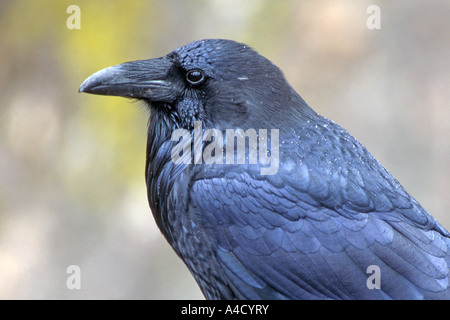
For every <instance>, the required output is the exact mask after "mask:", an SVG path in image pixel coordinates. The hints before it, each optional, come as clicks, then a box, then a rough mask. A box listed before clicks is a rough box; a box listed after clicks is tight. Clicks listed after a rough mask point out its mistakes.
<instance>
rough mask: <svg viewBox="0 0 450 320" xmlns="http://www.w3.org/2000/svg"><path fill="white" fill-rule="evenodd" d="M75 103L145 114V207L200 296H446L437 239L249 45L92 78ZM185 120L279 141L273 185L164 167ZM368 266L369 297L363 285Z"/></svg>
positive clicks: (381, 175)
mask: <svg viewBox="0 0 450 320" xmlns="http://www.w3.org/2000/svg"><path fill="white" fill-rule="evenodd" d="M192 72H194V73H192ZM80 91H82V92H88V93H94V94H105V95H118V96H125V97H132V98H137V99H142V100H143V101H145V102H146V103H148V105H149V109H150V111H151V116H150V121H149V129H148V142H147V165H146V181H147V188H148V198H149V203H150V207H151V209H152V213H153V215H154V217H155V220H156V222H157V224H158V226H159V228H160V229H161V231H162V232H163V234H164V235H165V237H166V238H167V240H168V241H169V243H170V244H171V245H172V247H173V248H174V250H175V251H176V252H177V254H178V255H179V256H180V257H181V258H182V259H183V261H184V262H185V263H186V265H187V266H188V268H189V270H190V271H191V273H192V274H193V276H194V277H195V279H196V280H197V282H198V284H199V285H200V288H201V289H202V291H203V293H204V295H205V297H206V298H208V299H448V298H450V289H449V283H448V281H449V264H450V253H449V247H450V237H449V233H448V232H447V231H446V230H445V229H444V228H443V227H442V226H441V225H440V224H439V223H438V222H437V221H436V220H435V219H434V218H433V217H432V216H431V215H430V214H429V213H427V211H425V210H424V209H423V208H422V207H421V206H420V204H419V203H418V202H417V201H416V200H414V199H413V198H412V197H411V196H410V195H409V194H408V193H407V192H406V191H405V190H404V189H403V188H402V186H401V185H400V184H399V183H398V182H397V181H396V180H395V179H394V178H393V177H392V176H391V175H390V174H389V172H387V171H386V169H385V168H384V167H383V166H382V165H381V164H380V163H379V162H378V161H377V160H376V159H375V158H374V157H373V156H372V155H371V154H370V153H369V152H368V151H367V150H366V149H365V148H364V147H363V146H362V145H361V144H360V143H359V142H358V141H357V140H356V139H355V138H353V137H352V136H351V135H350V134H349V133H348V132H346V131H345V130H344V129H343V128H341V127H340V126H338V125H337V124H335V123H334V122H332V121H330V120H328V119H326V118H324V117H322V116H320V115H318V114H317V113H316V112H314V111H313V110H312V109H311V108H310V107H309V106H308V105H307V104H306V102H305V101H304V100H303V99H302V98H301V97H300V96H299V95H298V94H297V93H296V92H295V91H294V89H292V87H291V86H290V85H289V84H288V83H287V82H286V80H285V78H284V76H283V74H282V72H281V71H280V70H279V69H278V68H277V67H276V66H275V65H274V64H272V63H271V62H270V61H268V60H267V59H265V58H264V57H262V56H261V55H259V54H258V53H256V52H255V51H254V50H252V49H251V48H249V47H248V46H246V45H244V44H240V43H236V42H234V41H229V40H203V41H197V42H193V43H190V44H188V45H186V46H184V47H181V48H179V49H177V50H175V51H174V52H172V53H170V54H169V55H167V56H165V57H161V58H158V59H151V60H142V61H134V62H127V63H124V64H122V65H118V66H115V67H111V68H108V69H104V70H102V71H100V72H98V73H96V74H94V75H92V76H91V77H90V78H88V79H87V80H86V81H85V82H84V83H83V85H82V86H81V87H80ZM196 121H198V122H201V124H202V130H203V132H205V130H207V129H213V128H214V129H218V130H219V131H220V132H223V133H224V136H225V131H226V129H238V128H239V129H243V130H248V129H255V130H258V129H267V130H272V129H276V130H279V165H278V168H277V171H276V173H275V174H271V175H264V174H262V173H261V167H262V165H261V164H250V163H248V162H247V163H246V164H206V163H202V164H175V163H174V161H173V158H171V152H172V150H173V148H174V146H175V145H176V144H177V143H178V142H177V141H172V140H171V135H172V133H173V132H174V130H176V129H186V130H188V131H189V132H191V133H192V132H193V131H194V125H195V123H196ZM198 122H197V123H198ZM225 142H226V140H224V143H225ZM193 144H194V143H193ZM207 144H208V143H206V142H204V143H203V148H205V146H206V145H207ZM246 151H247V152H249V148H248V147H247V148H246ZM273 151H274V150H272V152H273ZM192 163H193V162H192ZM373 265H375V266H377V267H379V271H380V279H381V287H380V289H369V288H368V286H367V279H368V277H369V276H370V273H368V271H367V268H368V267H369V266H373Z"/></svg>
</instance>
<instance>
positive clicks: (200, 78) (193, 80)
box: [186, 70, 206, 86]
mask: <svg viewBox="0 0 450 320" xmlns="http://www.w3.org/2000/svg"><path fill="white" fill-rule="evenodd" d="M205 78H206V77H205V74H204V73H203V71H201V70H190V71H188V72H187V73H186V80H187V81H188V82H189V83H190V84H192V85H195V86H198V85H200V84H202V83H203V82H204V81H205Z"/></svg>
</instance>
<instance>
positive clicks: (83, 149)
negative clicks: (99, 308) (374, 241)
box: [0, 0, 450, 299]
mask: <svg viewBox="0 0 450 320" xmlns="http://www.w3.org/2000/svg"><path fill="white" fill-rule="evenodd" d="M70 5H77V6H78V8H79V9H80V18H81V20H80V29H70V28H69V27H68V22H69V26H70V25H71V23H73V22H74V21H73V20H71V16H72V14H73V13H74V12H72V11H69V13H67V9H68V7H69V6H70ZM370 5H377V6H378V7H379V8H380V10H381V12H380V14H381V25H380V26H381V29H369V28H368V27H367V24H366V22H367V20H368V19H370V16H371V14H372V13H367V8H368V7H369V6H370ZM449 16H450V2H449V1H446V0H442V1H438V0H428V1H420V0H397V1H388V0H386V1H377V0H371V1H365V0H360V1H353V0H308V1H299V0H283V1H273V0H245V1H243V0H242V1H238V0H208V1H206V0H178V1H177V0H153V1H130V0H127V1H106V0H103V1H88V0H78V1H77V0H72V1H58V0H46V1H44V0H14V1H12V0H10V1H8V0H2V1H1V2H0V298H2V299H203V296H202V294H201V292H200V290H199V289H198V288H197V285H196V284H195V282H194V280H193V279H192V277H191V276H190V274H189V272H188V271H187V269H186V268H185V266H184V265H183V263H182V262H181V260H179V259H178V258H177V257H176V256H175V254H174V253H173V251H172V249H171V248H170V247H169V245H168V244H167V243H166V241H165V239H164V238H163V236H162V235H161V234H160V232H159V231H158V229H157V227H156V225H155V223H154V221H153V218H152V215H151V212H150V210H149V208H148V204H147V198H146V189H145V182H144V165H145V141H146V128H147V122H148V111H147V110H146V108H145V107H143V106H142V105H141V104H139V103H132V102H131V101H128V100H126V99H124V98H111V97H101V96H93V95H86V94H79V93H78V92H77V91H78V87H79V85H80V84H81V83H82V82H83V80H84V79H85V78H87V77H88V76H89V75H91V74H92V73H94V72H95V71H98V70H100V69H102V68H105V67H107V66H110V65H115V64H119V63H122V62H124V61H127V60H136V59H147V58H153V57H158V56H162V55H165V54H167V53H168V52H170V51H172V50H173V49H175V48H177V47H180V46H182V45H184V44H186V43H188V42H190V41H193V40H198V39H202V38H228V39H234V40H237V41H240V42H245V43H247V44H249V45H250V46H252V47H254V48H255V49H256V50H257V51H259V52H260V53H261V54H263V55H264V56H266V57H267V58H269V59H270V60H272V61H273V62H274V63H275V64H277V65H278V66H279V67H280V68H281V69H282V70H283V71H284V72H285V75H286V77H287V78H288V80H289V82H290V83H291V84H292V85H293V87H294V88H295V89H296V90H297V91H298V92H299V93H300V94H301V95H302V96H303V98H304V99H305V100H306V101H307V102H308V103H309V104H310V105H311V106H312V107H313V108H314V109H315V110H316V111H317V112H319V113H320V114H322V115H323V116H326V117H328V118H330V119H333V120H334V121H335V122H337V123H339V124H340V125H342V126H343V127H344V128H346V129H347V130H348V131H350V133H352V134H353V135H354V136H355V137H356V138H357V139H358V140H360V141H361V142H362V143H363V144H364V145H365V146H366V147H367V148H368V149H369V150H370V151H371V152H372V153H373V154H374V155H375V157H376V158H377V159H378V160H379V161H381V163H383V164H384V166H385V167H387V169H388V170H389V171H390V172H391V173H392V174H393V175H394V176H395V177H396V178H397V179H398V180H399V181H400V182H401V183H402V185H403V186H404V187H405V188H406V189H407V190H408V192H410V193H411V194H412V195H413V196H414V197H415V198H416V199H417V200H418V201H419V202H420V203H421V204H422V205H423V206H424V207H425V208H426V209H427V210H428V211H429V212H430V213H431V214H432V215H433V216H434V217H436V218H437V219H438V220H439V221H440V222H441V223H442V224H443V225H444V226H445V227H446V228H447V229H450V213H449V210H448V207H449V205H450V199H449V194H450V191H449V190H450V179H449V178H450V139H449V137H450V40H449V39H450V38H449V35H450V19H449V18H448V17H449ZM68 20H69V21H68ZM71 265H76V266H79V268H80V270H81V289H79V290H76V289H75V290H70V289H68V287H67V280H68V278H69V277H70V276H71V274H70V273H67V270H68V267H69V266H71Z"/></svg>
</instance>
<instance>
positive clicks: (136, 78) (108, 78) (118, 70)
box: [78, 57, 173, 102]
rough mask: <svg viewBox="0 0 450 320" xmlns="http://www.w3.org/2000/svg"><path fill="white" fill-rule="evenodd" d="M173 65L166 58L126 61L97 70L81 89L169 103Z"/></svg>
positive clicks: (95, 92)
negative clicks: (169, 74)
mask: <svg viewBox="0 0 450 320" xmlns="http://www.w3.org/2000/svg"><path fill="white" fill-rule="evenodd" d="M171 66H172V63H171V62H170V61H169V59H168V58H167V57H162V58H157V59H150V60H137V61H130V62H125V63H123V64H119V65H117V66H113V67H109V68H106V69H103V70H100V71H98V72H96V73H94V74H93V75H91V76H90V77H89V78H87V79H86V80H85V81H84V82H83V84H82V85H81V86H80V89H79V90H78V91H79V92H86V93H92V94H100V95H106V96H120V97H128V98H137V99H148V100H150V101H166V102H170V101H171V100H172V99H173V98H172V96H173V92H171V87H172V84H171V83H170V81H168V80H167V78H168V72H169V70H170V68H171Z"/></svg>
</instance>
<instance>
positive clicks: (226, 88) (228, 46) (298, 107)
mask: <svg viewBox="0 0 450 320" xmlns="http://www.w3.org/2000/svg"><path fill="white" fill-rule="evenodd" d="M79 91H80V92H87V93H92V94H100V95H111V96H122V97H129V98H136V99H140V100H144V101H145V102H147V103H148V105H149V106H150V107H151V110H157V111H159V112H158V113H160V114H163V115H164V116H165V117H166V120H168V122H170V123H171V124H172V126H173V127H174V128H185V129H192V127H193V124H194V121H202V123H203V124H204V126H206V127H213V128H237V127H239V128H242V129H246V128H251V127H256V126H258V127H261V126H266V127H276V126H277V124H278V123H284V124H286V121H288V119H289V118H292V117H294V118H295V117H297V116H298V115H299V113H302V111H303V113H304V114H307V113H308V112H310V111H309V110H310V109H309V107H308V106H307V105H306V103H304V101H303V100H302V99H301V98H300V96H299V95H298V94H296V93H295V91H294V90H293V89H292V88H291V86H290V85H289V84H288V83H287V81H286V80H285V78H284V76H283V74H282V72H281V71H280V69H279V68H278V67H277V66H275V65H274V64H273V63H272V62H270V61H269V60H268V59H266V58H264V57H263V56H261V55H260V54H258V53H257V52H256V51H254V50H253V49H251V48H250V47H249V46H247V45H245V44H241V43H237V42H234V41H231V40H219V39H214V40H201V41H195V42H192V43H189V44H187V45H186V46H183V47H181V48H178V49H176V50H175V51H173V52H171V53H169V54H168V55H166V56H164V57H161V58H156V59H149V60H138V61H130V62H125V63H123V64H120V65H116V66H113V67H109V68H106V69H103V70H100V71H98V72H97V73H95V74H93V75H92V76H90V77H89V78H88V79H86V80H85V81H84V83H83V84H82V85H81V87H80V89H79ZM287 118H288V119H287Z"/></svg>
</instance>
